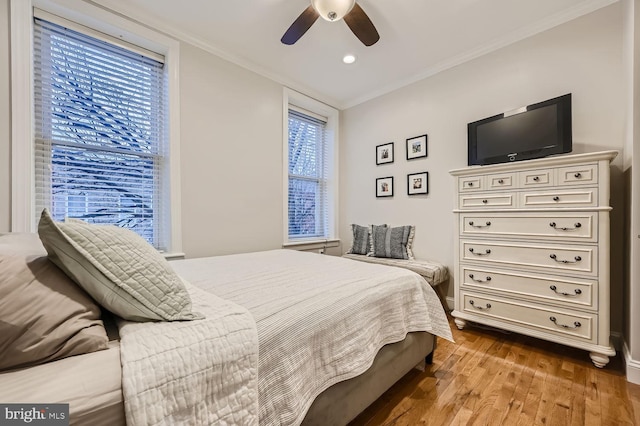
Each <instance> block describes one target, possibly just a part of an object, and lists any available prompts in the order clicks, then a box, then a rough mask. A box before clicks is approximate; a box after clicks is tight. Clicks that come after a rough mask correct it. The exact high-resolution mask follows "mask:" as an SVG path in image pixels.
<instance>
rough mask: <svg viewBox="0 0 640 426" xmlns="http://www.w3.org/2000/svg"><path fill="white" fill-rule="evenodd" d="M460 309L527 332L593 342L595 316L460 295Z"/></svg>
mask: <svg viewBox="0 0 640 426" xmlns="http://www.w3.org/2000/svg"><path fill="white" fill-rule="evenodd" d="M461 297H462V303H463V305H462V310H463V311H464V312H467V313H469V314H473V315H478V316H481V317H489V318H493V319H496V320H500V321H505V322H508V323H511V324H514V325H518V326H521V327H525V328H528V329H531V330H539V331H544V332H546V333H553V334H555V335H556V336H566V337H570V338H576V339H580V340H581V341H588V342H595V341H596V340H597V335H596V330H597V329H598V324H597V323H598V316H597V314H595V313H588V312H576V311H571V310H567V309H554V308H551V307H546V306H540V305H530V304H527V303H526V302H519V301H518V302H516V301H511V300H507V299H499V298H494V297H486V296H479V295H477V294H474V293H467V292H462V293H461Z"/></svg>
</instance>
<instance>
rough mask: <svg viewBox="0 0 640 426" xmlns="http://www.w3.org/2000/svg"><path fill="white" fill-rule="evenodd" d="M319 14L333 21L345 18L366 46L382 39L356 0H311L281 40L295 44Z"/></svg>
mask: <svg viewBox="0 0 640 426" xmlns="http://www.w3.org/2000/svg"><path fill="white" fill-rule="evenodd" d="M319 16H322V18H324V19H325V20H327V21H331V22H333V21H339V20H341V19H344V22H346V23H347V25H348V26H349V28H350V29H351V31H352V32H353V33H354V34H355V35H356V37H358V39H360V41H361V42H362V43H363V44H364V45H365V46H372V45H374V44H375V43H376V42H377V41H378V40H380V35H379V34H378V31H377V30H376V27H374V26H373V23H372V22H371V20H370V19H369V17H368V16H367V14H366V13H364V10H362V8H361V7H360V5H358V3H356V0H311V5H309V6H308V7H307V8H306V9H305V10H304V11H303V12H302V13H301V14H300V16H298V19H296V20H295V21H293V24H291V26H290V27H289V29H288V30H287V31H286V32H285V33H284V35H283V36H282V38H281V39H280V41H281V42H282V43H284V44H289V45H291V44H294V43H295V42H296V41H298V40H299V39H300V37H302V36H303V35H304V33H306V32H307V30H308V29H309V28H311V25H313V23H314V22H316V20H317V19H318V17H319Z"/></svg>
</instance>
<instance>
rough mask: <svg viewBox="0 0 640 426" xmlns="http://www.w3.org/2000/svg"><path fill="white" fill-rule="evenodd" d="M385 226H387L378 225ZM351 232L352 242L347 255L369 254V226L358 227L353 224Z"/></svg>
mask: <svg viewBox="0 0 640 426" xmlns="http://www.w3.org/2000/svg"><path fill="white" fill-rule="evenodd" d="M379 226H385V227H386V226H387V225H379ZM351 231H352V232H353V242H352V243H351V248H350V249H349V251H347V253H349V254H369V252H370V251H371V226H360V225H356V224H355V223H354V224H352V225H351Z"/></svg>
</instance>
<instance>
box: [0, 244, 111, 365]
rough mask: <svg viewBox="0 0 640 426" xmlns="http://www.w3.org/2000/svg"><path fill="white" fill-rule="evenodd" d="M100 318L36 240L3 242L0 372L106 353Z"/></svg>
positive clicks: (0, 249)
mask: <svg viewBox="0 0 640 426" xmlns="http://www.w3.org/2000/svg"><path fill="white" fill-rule="evenodd" d="M100 314H101V312H100V307H99V306H98V305H97V304H96V303H95V302H94V301H93V300H92V299H91V297H90V296H89V295H88V294H87V293H85V291H84V290H83V289H81V288H80V287H78V285H77V284H76V283H74V282H73V281H72V280H71V278H69V277H67V276H66V275H65V274H64V272H62V271H61V270H60V269H59V268H58V267H57V266H56V265H54V264H53V263H51V261H49V259H47V252H46V251H45V249H44V247H43V246H42V243H41V242H40V240H39V239H38V235H37V234H6V235H2V236H0V370H4V369H9V368H16V367H27V366H30V365H35V364H41V363H43V362H47V361H53V360H56V359H60V358H65V357H68V356H72V355H80V354H84V353H89V352H95V351H98V350H101V349H106V348H107V341H108V339H107V334H106V332H105V329H104V326H103V323H102V321H101V320H100Z"/></svg>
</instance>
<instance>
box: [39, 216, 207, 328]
mask: <svg viewBox="0 0 640 426" xmlns="http://www.w3.org/2000/svg"><path fill="white" fill-rule="evenodd" d="M38 234H39V235H40V239H41V240H42V243H43V244H44V247H45V248H46V249H47V252H48V253H49V259H51V261H52V262H53V263H55V264H56V265H58V266H59V267H60V269H62V270H63V271H65V272H66V273H67V275H69V276H70V277H71V278H73V279H74V280H75V281H76V282H77V283H78V284H79V285H80V286H81V287H82V288H84V289H85V290H86V291H87V293H89V294H90V295H91V296H93V298H94V299H95V300H96V301H97V302H98V303H99V304H101V305H102V306H104V307H105V308H107V309H108V310H109V311H111V312H113V313H114V314H116V315H119V316H120V317H122V318H124V319H128V320H131V321H157V320H160V321H162V320H166V321H176V320H194V319H200V318H203V317H202V315H200V314H198V313H194V312H192V311H191V298H190V297H189V293H188V292H187V290H186V288H185V287H184V284H183V283H182V281H181V279H180V277H178V275H176V273H175V272H173V270H172V269H171V267H170V266H169V262H167V260H166V259H165V258H164V257H163V256H162V255H161V254H160V253H158V251H157V250H156V249H155V248H153V247H152V246H151V245H150V244H149V243H147V242H146V241H145V240H144V239H143V238H142V237H140V236H139V235H138V234H136V233H135V232H133V231H130V230H128V229H124V228H120V227H117V226H110V225H92V224H87V223H82V222H79V221H70V222H69V223H61V222H60V223H56V222H54V220H53V219H52V218H51V216H50V215H49V212H48V211H47V210H46V209H45V210H44V211H43V212H42V216H41V218H40V223H39V225H38Z"/></svg>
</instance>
